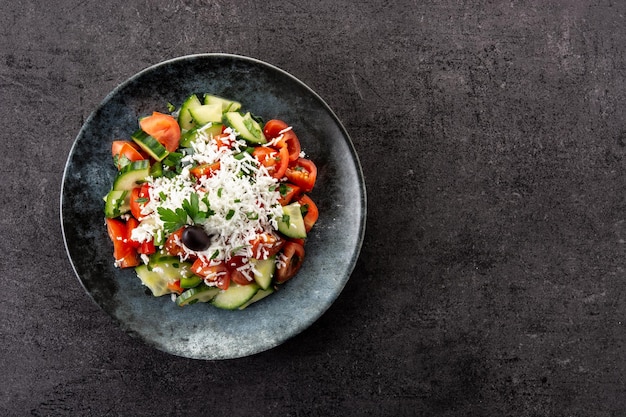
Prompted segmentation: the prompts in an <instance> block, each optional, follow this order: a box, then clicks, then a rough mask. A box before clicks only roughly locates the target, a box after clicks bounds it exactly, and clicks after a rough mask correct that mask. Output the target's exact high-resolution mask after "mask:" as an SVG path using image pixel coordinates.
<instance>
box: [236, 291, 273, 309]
mask: <svg viewBox="0 0 626 417" xmlns="http://www.w3.org/2000/svg"><path fill="white" fill-rule="evenodd" d="M273 293H274V288H272V287H270V288H268V289H266V290H264V289H262V288H261V289H260V290H259V291H257V293H256V294H254V297H252V298H251V299H250V300H249V301H246V302H245V303H244V304H242V305H241V306H239V310H243V309H244V308H246V307H248V306H249V305H250V304H254V303H256V302H257V301H260V300H262V299H264V298H265V297H267V296H268V295H271V294H273Z"/></svg>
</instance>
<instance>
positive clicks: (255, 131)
mask: <svg viewBox="0 0 626 417" xmlns="http://www.w3.org/2000/svg"><path fill="white" fill-rule="evenodd" d="M222 122H223V123H224V124H225V125H226V126H228V127H230V128H231V129H233V130H235V131H236V132H237V133H238V134H239V136H240V137H241V138H242V139H245V140H246V141H248V142H249V143H252V144H264V143H267V139H266V138H265V135H264V134H263V129H262V128H261V125H260V124H259V122H257V121H256V120H254V119H253V118H252V115H251V114H250V112H248V113H246V114H243V115H242V114H241V113H239V112H236V111H234V112H226V113H224V115H223V116H222Z"/></svg>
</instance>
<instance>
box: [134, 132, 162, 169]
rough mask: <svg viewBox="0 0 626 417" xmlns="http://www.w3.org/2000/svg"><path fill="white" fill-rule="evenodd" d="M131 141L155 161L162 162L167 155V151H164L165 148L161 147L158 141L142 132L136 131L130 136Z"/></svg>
mask: <svg viewBox="0 0 626 417" xmlns="http://www.w3.org/2000/svg"><path fill="white" fill-rule="evenodd" d="M131 139H132V140H133V141H134V142H135V143H136V144H137V145H139V147H140V148H141V149H142V150H144V151H145V152H146V153H147V154H148V155H150V156H151V157H152V158H154V159H156V160H157V161H162V160H163V159H165V157H166V156H167V155H168V153H169V152H168V151H167V149H165V146H163V145H161V143H160V142H159V141H158V140H156V139H155V138H153V137H152V136H150V135H149V134H147V133H146V132H144V131H143V130H138V131H136V132H135V133H133V134H132V135H131Z"/></svg>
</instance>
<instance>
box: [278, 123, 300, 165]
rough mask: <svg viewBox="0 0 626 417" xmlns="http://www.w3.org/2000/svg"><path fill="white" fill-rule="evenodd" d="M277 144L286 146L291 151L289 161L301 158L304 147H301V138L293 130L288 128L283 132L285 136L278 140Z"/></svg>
mask: <svg viewBox="0 0 626 417" xmlns="http://www.w3.org/2000/svg"><path fill="white" fill-rule="evenodd" d="M276 146H280V147H282V146H285V147H287V151H288V152H289V162H295V161H297V160H298V158H300V152H301V151H302V148H301V147H300V140H299V139H298V137H297V136H296V134H295V133H293V130H288V131H287V132H285V133H283V138H282V139H281V140H279V141H278V144H277V145H276Z"/></svg>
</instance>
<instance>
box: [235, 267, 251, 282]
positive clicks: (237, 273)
mask: <svg viewBox="0 0 626 417" xmlns="http://www.w3.org/2000/svg"><path fill="white" fill-rule="evenodd" d="M230 279H231V280H232V281H233V282H234V283H235V284H239V285H250V284H252V283H253V282H254V280H252V281H248V278H246V276H245V275H244V274H243V273H242V272H241V271H239V270H238V269H233V270H232V271H230Z"/></svg>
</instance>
